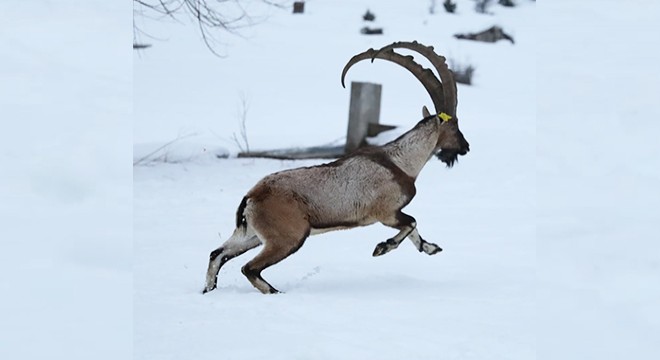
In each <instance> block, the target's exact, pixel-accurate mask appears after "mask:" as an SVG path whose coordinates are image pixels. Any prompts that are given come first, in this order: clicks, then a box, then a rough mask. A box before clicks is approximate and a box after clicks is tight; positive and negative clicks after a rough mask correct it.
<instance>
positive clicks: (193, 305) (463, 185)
mask: <svg viewBox="0 0 660 360" xmlns="http://www.w3.org/2000/svg"><path fill="white" fill-rule="evenodd" d="M367 5H368V4H366V3H360V2H341V3H340V4H338V3H336V2H335V3H330V2H314V3H312V2H310V3H309V4H307V7H306V14H305V15H302V16H293V15H290V14H288V13H274V14H272V16H271V17H270V18H269V19H268V21H266V22H265V23H263V24H260V25H259V26H257V27H254V28H251V29H250V30H249V31H250V35H249V37H248V40H247V41H243V40H240V41H238V40H237V41H236V42H233V41H232V45H231V46H228V47H227V52H228V53H229V54H228V57H227V58H225V59H222V60H219V59H217V58H214V57H213V56H212V55H211V54H209V53H208V52H207V51H206V50H204V48H203V46H200V44H199V40H198V38H197V35H196V34H195V33H194V31H191V33H190V34H189V35H186V36H188V37H186V38H185V40H184V39H183V37H184V35H183V34H181V32H180V31H182V30H181V28H177V32H176V34H175V33H174V32H173V30H172V28H171V27H170V26H167V25H162V24H160V25H158V24H156V25H154V26H155V29H153V30H152V31H154V32H156V33H157V34H158V36H166V37H170V36H171V38H170V40H169V41H168V42H166V43H159V42H155V43H154V44H155V45H154V47H153V48H152V49H149V50H147V51H144V52H141V53H140V54H139V56H137V57H136V60H135V82H134V84H135V95H134V96H135V97H134V99H135V119H136V124H135V142H137V143H138V145H139V144H140V143H142V142H145V143H147V142H151V141H166V140H167V139H175V138H177V137H178V136H180V135H181V134H186V133H195V134H198V135H197V137H194V138H193V139H202V141H205V139H207V138H213V139H215V141H216V143H217V142H218V141H219V140H218V139H219V137H224V142H222V144H223V145H224V146H227V147H228V148H229V150H230V152H232V153H235V152H236V151H238V149H237V147H236V145H235V144H233V143H232V141H231V137H232V134H239V133H240V125H241V121H240V119H241V117H240V114H241V104H242V103H243V101H245V100H246V101H247V103H248V104H249V107H248V111H247V116H246V118H247V121H246V127H247V133H248V138H249V142H250V146H251V148H253V149H269V148H270V149H273V148H288V147H296V146H309V145H320V144H325V143H330V142H336V141H337V139H340V140H342V139H343V138H344V136H345V131H346V122H347V115H348V97H349V93H350V91H349V90H348V89H343V88H342V87H341V85H340V81H339V80H340V79H339V78H340V74H341V69H342V68H343V66H344V64H345V63H346V61H348V59H350V57H351V56H353V55H354V54H356V53H357V52H360V51H364V50H366V49H368V48H369V47H379V46H383V45H386V44H388V43H390V42H393V41H397V40H404V39H405V40H413V39H416V40H418V41H420V42H422V43H426V44H433V45H435V46H436V51H437V52H439V53H441V54H445V55H447V56H448V57H452V58H456V60H457V61H467V60H465V59H469V61H470V62H471V63H473V65H474V66H475V67H476V68H477V77H476V79H475V86H474V87H464V86H461V87H460V88H459V117H460V119H461V129H462V130H463V132H464V134H466V136H467V138H468V140H469V141H470V142H471V145H472V146H471V148H472V151H471V152H470V154H469V155H468V156H466V157H464V158H461V159H460V162H459V164H458V165H457V166H455V167H454V168H452V169H450V170H448V169H447V168H446V167H445V166H444V165H443V164H442V163H440V162H439V161H432V162H430V163H429V164H428V165H427V167H426V168H425V169H424V171H423V172H422V174H421V176H420V178H419V179H418V181H417V189H418V196H417V197H416V198H415V199H414V200H413V202H412V203H411V204H410V205H409V206H408V207H407V208H406V211H407V212H408V213H410V214H411V215H413V216H414V217H415V218H416V219H417V223H418V224H419V225H418V229H419V231H420V233H421V235H422V236H423V237H425V238H426V239H427V240H429V241H432V242H437V243H438V244H439V245H440V246H441V247H443V248H444V251H443V252H442V253H440V254H438V255H435V256H428V255H426V254H420V253H419V252H418V251H417V250H415V248H414V247H413V246H412V245H411V243H410V242H409V241H407V240H406V241H405V242H404V243H403V244H402V245H401V246H400V247H399V249H397V250H396V251H393V252H391V253H388V254H387V255H385V256H383V257H379V258H373V257H372V256H371V253H372V252H373V249H374V247H375V246H376V244H378V243H379V242H381V241H384V240H386V239H387V238H389V237H391V236H392V235H394V233H395V232H396V231H395V230H392V229H389V228H386V227H384V226H381V225H374V226H370V227H366V228H360V229H353V230H350V231H340V232H333V233H327V234H323V235H318V236H314V237H311V238H310V239H308V240H307V241H306V243H305V245H304V246H303V247H302V248H301V249H300V250H299V251H298V252H297V253H295V254H294V255H292V256H291V257H289V258H287V259H285V260H284V261H283V262H281V263H279V264H277V265H276V266H273V267H272V268H269V269H268V270H266V271H265V272H264V278H266V279H267V280H268V281H269V282H271V283H272V284H273V286H275V287H276V288H278V289H279V290H282V291H283V292H284V294H282V295H277V296H270V297H268V296H263V295H262V294H260V293H259V292H258V291H257V290H256V289H254V288H253V287H252V285H251V284H250V283H249V282H248V281H247V280H246V279H245V277H244V276H243V275H242V274H241V272H240V267H241V266H242V265H243V264H245V262H247V261H248V260H249V259H250V258H251V257H253V256H254V255H255V254H256V253H257V251H258V250H253V251H251V252H248V253H246V254H245V255H242V256H240V257H238V258H236V259H234V260H232V261H230V262H229V263H227V265H225V267H223V269H222V270H221V272H220V275H219V280H218V289H217V290H215V291H213V292H210V293H208V294H206V295H201V294H200V291H201V290H202V287H203V285H204V274H205V272H206V267H207V265H208V254H209V252H210V251H211V250H213V249H215V248H217V247H218V246H220V244H221V243H222V242H223V241H224V240H225V239H226V238H227V237H228V236H229V234H231V232H232V231H233V227H234V222H235V211H236V208H237V206H238V204H239V202H240V201H241V198H242V197H243V195H244V194H245V193H246V192H247V190H249V189H250V187H251V186H252V185H253V184H255V183H256V182H257V181H258V180H259V179H260V178H262V177H263V176H265V175H267V174H269V173H272V172H276V171H281V170H283V169H288V168H294V167H300V166H311V165H314V164H318V163H321V161H273V160H263V159H236V158H228V159H219V160H217V161H211V160H209V161H210V162H209V161H206V160H205V161H201V160H200V161H189V162H185V163H182V164H175V165H170V164H164V165H150V166H137V167H135V168H134V221H135V223H134V224H135V227H134V229H135V231H134V242H135V267H134V279H135V300H134V304H135V308H134V311H135V328H134V331H135V358H136V359H153V358H158V359H180V358H190V357H193V358H198V359H211V358H216V357H222V358H228V359H261V358H266V357H268V358H269V359H298V358H299V359H337V358H354V359H360V358H378V359H401V358H411V359H436V358H446V359H489V358H507V359H530V358H533V357H534V356H535V354H536V336H535V332H534V329H535V324H536V311H535V299H536V293H535V261H536V242H535V235H536V228H535V204H536V203H535V173H534V172H535V167H534V161H535V150H536V142H535V130H536V124H535V122H534V119H535V115H536V106H535V104H536V96H535V90H536V88H535V83H534V78H535V74H536V73H535V72H536V68H535V56H536V53H535V47H534V41H535V40H534V39H535V30H534V14H535V11H536V9H535V6H534V5H533V4H525V5H524V6H521V8H519V9H516V10H515V11H509V10H508V9H502V8H501V7H497V8H494V11H495V10H496V12H497V15H495V16H487V17H483V16H480V15H476V14H473V12H472V7H471V6H472V5H471V4H470V3H469V2H468V3H466V4H464V6H468V5H469V6H470V7H469V8H467V9H465V10H464V13H463V14H461V15H460V17H459V16H450V15H445V14H444V13H438V14H437V15H434V16H429V15H427V14H426V6H427V5H426V4H420V5H419V6H411V5H410V4H406V3H401V2H394V1H391V2H388V3H386V4H384V5H381V6H372V5H369V8H370V9H371V11H373V12H374V13H375V14H376V16H377V25H380V26H383V27H384V28H385V35H384V36H378V37H364V36H361V35H359V33H358V32H359V29H360V28H361V27H362V26H363V24H362V20H361V18H360V16H361V14H362V13H363V12H364V11H365V10H366V7H367ZM466 21H467V22H471V25H470V26H468V25H466V24H465V23H464V22H466ZM494 23H502V24H503V26H504V28H505V30H506V31H509V32H511V33H512V34H513V36H514V37H515V38H516V45H515V46H511V44H510V43H508V42H506V43H504V42H501V43H496V44H478V43H472V42H460V41H458V40H455V39H453V37H452V35H453V33H454V32H458V31H478V30H482V29H485V28H487V27H490V26H492V25H493V24H494ZM164 34H167V35H164ZM174 37H177V38H176V39H175V38H174ZM301 48H304V50H302V49H301ZM184 49H185V51H184ZM188 61H194V62H195V64H199V66H195V67H189V68H187V70H186V71H185V72H173V71H171V69H174V68H176V67H178V66H179V65H177V64H181V63H185V62H188ZM502 68H504V69H508V68H515V69H516V71H515V72H512V71H500V70H499V69H502ZM164 73H167V74H168V76H162V74H164ZM347 80H348V81H349V82H350V81H372V82H379V83H382V84H383V99H382V105H383V107H382V111H381V114H382V122H383V123H386V124H394V125H398V126H399V128H398V129H397V130H396V131H394V132H393V133H392V134H382V136H380V137H379V139H377V140H375V141H376V142H382V141H386V140H388V139H391V138H392V137H393V136H396V135H397V134H399V133H401V132H403V131H406V130H407V129H409V128H410V127H412V126H413V125H414V124H415V123H416V122H417V121H419V120H420V119H421V117H422V115H421V107H422V105H430V99H429V97H428V95H427V94H426V93H425V91H424V89H423V87H422V86H421V85H420V84H419V83H417V81H416V80H415V79H414V78H413V77H412V76H411V75H410V74H409V73H408V72H406V71H405V70H403V69H400V68H398V67H396V66H394V65H392V64H389V63H385V62H383V63H379V62H375V63H374V64H370V63H368V62H367V63H364V64H362V63H361V64H358V65H357V66H355V67H354V68H353V69H351V71H350V72H349V74H348V78H347ZM504 85H506V91H502V87H503V86H504ZM512 99H517V100H518V102H517V105H516V106H511V102H512V101H513V100H512ZM155 122H157V125H155ZM218 233H219V234H218Z"/></svg>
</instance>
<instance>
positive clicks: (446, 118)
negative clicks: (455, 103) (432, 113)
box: [438, 113, 451, 122]
mask: <svg viewBox="0 0 660 360" xmlns="http://www.w3.org/2000/svg"><path fill="white" fill-rule="evenodd" d="M438 117H439V118H440V119H441V120H442V122H447V121H449V120H451V115H449V114H447V113H440V114H438Z"/></svg>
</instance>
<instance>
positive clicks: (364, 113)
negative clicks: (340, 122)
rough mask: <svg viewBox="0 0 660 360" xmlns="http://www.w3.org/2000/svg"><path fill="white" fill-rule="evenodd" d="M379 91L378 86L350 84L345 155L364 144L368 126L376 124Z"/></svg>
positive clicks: (377, 120)
mask: <svg viewBox="0 0 660 360" xmlns="http://www.w3.org/2000/svg"><path fill="white" fill-rule="evenodd" d="M381 90H382V86H381V85H380V84H372V83H363V82H351V104H350V107H349V110H348V131H347V133H346V148H345V150H346V153H349V152H351V151H353V150H355V149H357V148H358V147H360V145H362V144H363V143H364V141H365V139H366V137H367V133H368V131H369V124H378V122H379V118H380V95H381ZM372 127H373V125H372Z"/></svg>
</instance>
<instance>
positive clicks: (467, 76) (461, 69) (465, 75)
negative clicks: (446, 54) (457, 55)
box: [449, 59, 475, 85]
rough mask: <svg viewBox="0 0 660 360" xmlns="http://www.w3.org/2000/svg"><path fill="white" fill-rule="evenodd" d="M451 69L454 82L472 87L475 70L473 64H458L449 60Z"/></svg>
mask: <svg viewBox="0 0 660 360" xmlns="http://www.w3.org/2000/svg"><path fill="white" fill-rule="evenodd" d="M449 68H450V69H451V70H452V72H453V73H454V80H456V82H457V83H459V84H465V85H472V75H474V71H475V68H474V66H472V65H471V64H468V65H462V64H458V63H457V62H456V61H454V60H453V59H449Z"/></svg>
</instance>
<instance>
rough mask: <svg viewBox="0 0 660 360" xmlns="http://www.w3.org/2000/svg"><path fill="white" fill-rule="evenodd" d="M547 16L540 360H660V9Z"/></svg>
mask: <svg viewBox="0 0 660 360" xmlns="http://www.w3.org/2000/svg"><path fill="white" fill-rule="evenodd" d="M539 11H540V12H542V13H543V14H544V16H542V17H541V18H540V19H541V21H540V22H539V29H540V30H539V33H540V34H539V36H538V44H539V46H538V47H537V49H538V55H539V57H538V59H539V62H538V63H539V67H538V72H537V75H538V77H537V82H538V89H539V91H538V94H537V96H538V100H537V106H538V108H537V109H538V111H537V126H536V132H537V146H538V148H537V149H538V151H537V157H536V176H537V189H536V193H537V206H536V209H537V218H536V222H537V237H536V241H537V264H536V269H537V283H536V286H537V294H538V300H537V309H538V312H539V318H538V324H539V326H538V328H539V332H538V342H537V346H538V347H537V354H538V355H539V357H540V358H545V359H567V358H574V359H587V358H589V359H657V358H658V357H660V342H659V341H658V339H660V231H659V230H658V224H660V191H659V189H658V185H660V158H659V156H660V141H659V139H660V123H658V119H659V118H660V106H659V105H658V98H659V94H660V72H658V71H657V64H658V62H659V61H660V51H658V49H657V47H656V46H655V45H654V44H657V34H658V32H659V31H660V25H659V24H658V22H657V15H658V14H660V4H658V3H656V2H647V1H639V0H638V1H625V2H622V1H581V2H574V1H554V2H544V3H543V5H541V6H540V7H539ZM558 19H561V21H560V20H558Z"/></svg>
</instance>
